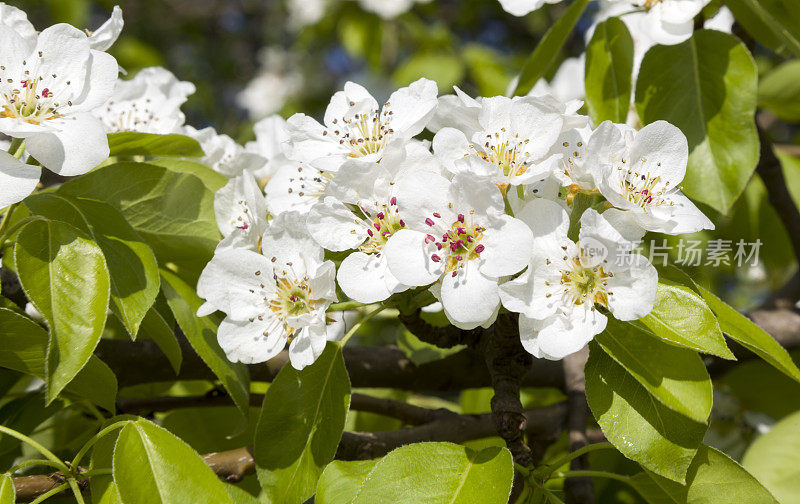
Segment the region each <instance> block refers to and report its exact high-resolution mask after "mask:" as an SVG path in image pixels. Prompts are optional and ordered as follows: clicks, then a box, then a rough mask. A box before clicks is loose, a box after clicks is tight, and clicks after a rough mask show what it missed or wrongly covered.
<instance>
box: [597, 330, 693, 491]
mask: <svg viewBox="0 0 800 504" xmlns="http://www.w3.org/2000/svg"><path fill="white" fill-rule="evenodd" d="M590 349H591V351H590V354H589V362H588V363H587V364H586V398H587V400H588V402H589V407H590V408H591V410H592V413H593V414H594V417H595V419H596V420H597V423H598V424H599V425H600V428H601V429H602V430H603V433H604V434H605V436H606V439H608V440H609V441H610V442H611V443H613V444H614V446H615V447H617V449H618V450H619V451H620V452H621V453H622V454H623V455H625V456H626V457H628V458H629V459H631V460H634V461H636V462H639V463H640V464H641V465H642V466H644V467H646V468H647V469H649V470H651V471H653V472H655V473H657V474H660V475H662V476H664V477H666V478H669V479H671V480H674V481H679V482H683V481H684V478H685V476H686V471H687V469H688V468H689V465H690V464H691V462H692V459H693V458H694V455H695V453H696V452H697V448H698V447H699V446H700V444H701V443H702V441H703V436H705V433H706V429H707V425H706V424H705V423H702V422H697V421H695V420H692V419H690V418H687V417H685V416H683V415H681V414H680V413H677V412H675V411H673V410H671V409H669V408H667V407H666V406H664V405H663V404H661V403H660V402H659V401H658V400H656V398H654V397H653V396H652V395H650V393H649V392H648V391H647V389H646V388H644V387H643V386H642V385H641V384H640V383H639V382H638V381H637V380H636V378H634V377H633V376H631V374H629V373H628V372H627V371H626V370H625V368H623V367H622V366H620V365H619V364H617V362H616V361H615V360H614V359H612V358H611V357H610V356H609V355H608V354H606V353H605V352H604V351H603V350H602V348H600V346H599V344H597V343H596V342H592V343H590Z"/></svg>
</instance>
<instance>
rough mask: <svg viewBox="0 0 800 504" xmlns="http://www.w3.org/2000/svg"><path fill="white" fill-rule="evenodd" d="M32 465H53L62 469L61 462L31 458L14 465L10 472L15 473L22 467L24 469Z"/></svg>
mask: <svg viewBox="0 0 800 504" xmlns="http://www.w3.org/2000/svg"><path fill="white" fill-rule="evenodd" d="M31 466H48V467H52V468H54V469H58V470H59V471H60V470H61V466H60V465H59V464H56V463H55V462H53V461H52V460H47V459H31V460H24V461H22V462H20V463H19V464H16V465H14V467H12V468H11V469H9V470H8V472H9V473H12V474H13V473H15V472H17V471H19V470H20V469H24V468H26V467H31Z"/></svg>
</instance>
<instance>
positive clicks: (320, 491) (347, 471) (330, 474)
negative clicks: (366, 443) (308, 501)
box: [314, 460, 378, 504]
mask: <svg viewBox="0 0 800 504" xmlns="http://www.w3.org/2000/svg"><path fill="white" fill-rule="evenodd" d="M377 463H378V461H377V460H357V461H353V462H343V461H341V460H334V461H333V462H331V463H330V464H328V466H327V467H326V468H325V470H324V471H322V476H320V477H319V482H318V483H317V494H316V495H315V496H314V502H315V503H316V504H350V503H351V502H353V499H355V498H356V495H358V491H359V489H360V487H361V485H363V484H364V480H365V479H366V478H367V475H368V474H369V472H370V471H371V470H372V468H374V467H375V464H377Z"/></svg>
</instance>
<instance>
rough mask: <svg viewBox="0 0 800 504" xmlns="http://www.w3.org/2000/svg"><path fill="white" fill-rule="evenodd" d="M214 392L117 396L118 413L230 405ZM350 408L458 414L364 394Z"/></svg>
mask: <svg viewBox="0 0 800 504" xmlns="http://www.w3.org/2000/svg"><path fill="white" fill-rule="evenodd" d="M213 392H214V393H213V394H206V395H202V396H178V397H176V396H162V397H147V398H133V399H126V398H119V399H117V412H118V413H119V414H123V413H130V414H144V413H155V412H164V411H172V410H176V409H184V408H209V407H218V406H233V405H234V404H233V400H232V399H231V398H230V396H229V395H228V394H226V393H224V392H223V393H219V391H218V390H216V389H215V390H214V391H213ZM263 402H264V395H263V394H251V395H250V406H253V407H260V406H261V404H262V403H263ZM350 409H351V410H353V411H364V412H368V413H375V414H378V415H383V416H387V417H391V418H396V419H398V420H401V421H402V422H403V423H404V424H405V425H422V424H426V423H429V422H432V421H434V420H436V419H438V418H441V417H444V416H449V415H457V413H455V412H453V411H450V410H448V409H445V408H439V409H430V408H423V407H420V406H415V405H413V404H408V403H406V402H403V401H396V400H394V399H383V398H379V397H373V396H370V395H366V394H352V395H351V396H350Z"/></svg>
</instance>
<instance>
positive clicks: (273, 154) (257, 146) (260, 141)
mask: <svg viewBox="0 0 800 504" xmlns="http://www.w3.org/2000/svg"><path fill="white" fill-rule="evenodd" d="M253 133H255V135H256V139H255V140H253V141H250V142H247V144H246V145H245V150H246V151H247V152H252V153H253V154H257V155H258V156H261V157H262V158H264V159H265V160H266V163H265V164H264V166H262V167H261V168H260V169H258V170H256V171H254V172H253V174H254V175H255V176H256V179H257V180H258V181H259V185H264V184H266V183H267V181H268V180H270V178H271V177H272V176H273V175H274V174H275V173H277V171H278V170H280V169H281V168H282V167H284V166H293V167H297V166H298V163H297V162H296V161H291V160H290V159H289V158H287V157H286V154H285V152H284V151H285V149H286V144H287V142H288V141H289V133H288V132H287V131H286V121H285V120H284V119H283V118H282V117H281V116H279V115H272V116H269V117H265V118H264V119H261V120H260V121H258V122H257V123H256V124H255V125H253Z"/></svg>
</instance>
